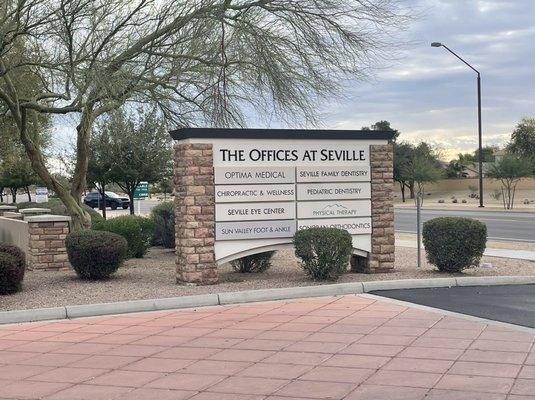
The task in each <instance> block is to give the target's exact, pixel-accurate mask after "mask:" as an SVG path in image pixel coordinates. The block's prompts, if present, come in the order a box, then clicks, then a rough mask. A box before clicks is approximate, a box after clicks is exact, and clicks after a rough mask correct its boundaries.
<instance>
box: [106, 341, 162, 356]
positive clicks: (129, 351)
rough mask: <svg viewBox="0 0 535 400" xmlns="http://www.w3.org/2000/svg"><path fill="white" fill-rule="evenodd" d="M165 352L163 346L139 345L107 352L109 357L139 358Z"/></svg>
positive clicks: (130, 345)
mask: <svg viewBox="0 0 535 400" xmlns="http://www.w3.org/2000/svg"><path fill="white" fill-rule="evenodd" d="M162 350H165V347H162V346H145V345H139V344H123V345H120V346H116V347H114V348H113V349H110V350H108V351H106V355H109V356H139V357H148V356H152V355H153V354H156V353H160V352H161V351H162Z"/></svg>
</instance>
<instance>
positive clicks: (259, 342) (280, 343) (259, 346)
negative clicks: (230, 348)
mask: <svg viewBox="0 0 535 400" xmlns="http://www.w3.org/2000/svg"><path fill="white" fill-rule="evenodd" d="M292 343H293V342H292V341H291V340H271V339H247V340H244V341H242V342H239V343H237V344H235V345H234V348H235V349H249V350H273V351H277V350H281V349H283V348H285V347H287V346H289V345H291V344H292Z"/></svg>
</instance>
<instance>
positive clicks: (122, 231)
mask: <svg viewBox="0 0 535 400" xmlns="http://www.w3.org/2000/svg"><path fill="white" fill-rule="evenodd" d="M93 229H95V230H98V231H108V232H113V233H117V234H118V235H121V236H122V237H124V238H125V239H126V241H127V243H128V258H132V257H135V258H143V256H144V255H145V254H146V253H147V250H148V249H149V247H150V244H151V239H152V232H153V231H154V222H153V221H152V220H151V219H150V218H145V217H140V216H138V215H123V216H120V217H117V218H110V219H107V220H103V221H99V222H98V223H97V224H96V225H95V226H94V228H93Z"/></svg>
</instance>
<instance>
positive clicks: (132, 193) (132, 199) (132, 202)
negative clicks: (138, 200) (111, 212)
mask: <svg viewBox="0 0 535 400" xmlns="http://www.w3.org/2000/svg"><path fill="white" fill-rule="evenodd" d="M128 198H129V199H130V215H134V214H135V213H134V191H133V190H132V191H130V190H129V191H128Z"/></svg>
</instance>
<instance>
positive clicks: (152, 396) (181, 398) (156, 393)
mask: <svg viewBox="0 0 535 400" xmlns="http://www.w3.org/2000/svg"><path fill="white" fill-rule="evenodd" d="M194 394H195V392H192V391H186V390H170V389H153V388H138V389H134V390H132V391H131V392H128V393H126V394H124V395H122V396H120V397H117V398H115V399H114V400H185V399H190V398H191V396H193V395H194Z"/></svg>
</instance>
